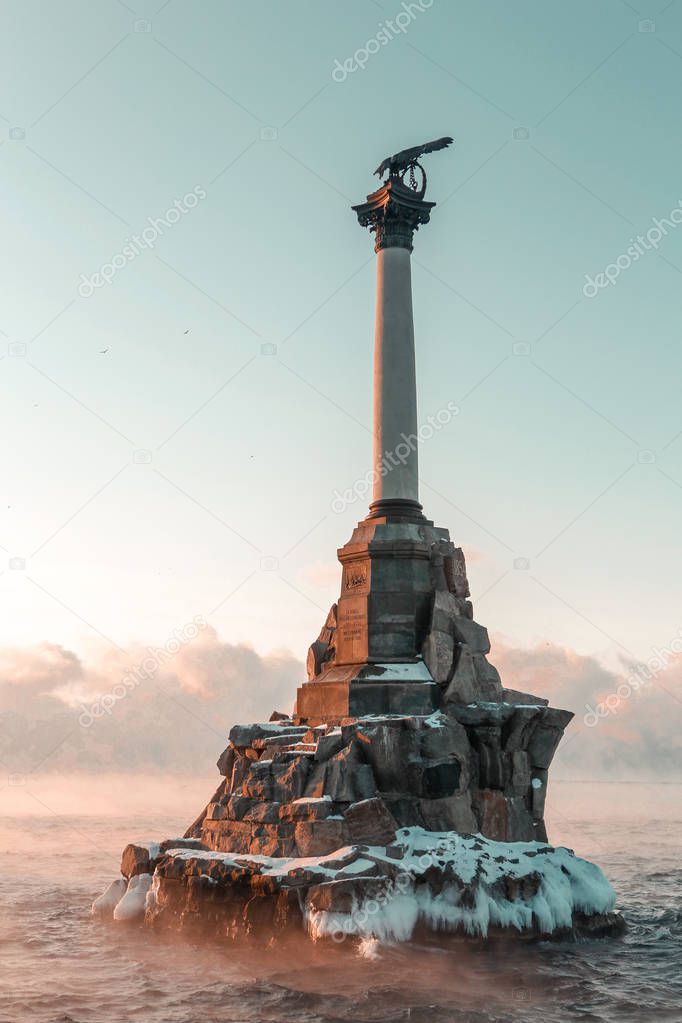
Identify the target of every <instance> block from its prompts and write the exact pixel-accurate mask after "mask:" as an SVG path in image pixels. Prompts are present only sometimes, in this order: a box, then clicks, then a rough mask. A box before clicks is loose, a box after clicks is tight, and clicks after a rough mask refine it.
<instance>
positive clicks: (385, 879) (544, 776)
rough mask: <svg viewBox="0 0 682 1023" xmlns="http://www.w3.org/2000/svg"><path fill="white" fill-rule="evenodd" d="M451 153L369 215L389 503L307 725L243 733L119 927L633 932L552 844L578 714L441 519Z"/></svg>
mask: <svg viewBox="0 0 682 1023" xmlns="http://www.w3.org/2000/svg"><path fill="white" fill-rule="evenodd" d="M451 142H452V139H451V138H449V137H445V138H441V139H437V140H436V141H435V142H431V143H427V144H426V145H424V146H417V147H414V148H412V149H406V150H403V151H402V152H400V153H396V154H395V155H394V156H391V157H388V158H387V159H386V160H384V161H383V162H382V163H381V164H380V166H379V167H378V168H377V172H376V173H377V174H379V176H380V177H382V178H384V176H385V180H383V181H382V183H381V186H380V187H379V188H378V189H377V190H376V191H374V192H372V193H371V194H370V195H368V196H367V199H366V201H365V202H364V203H360V204H359V205H357V206H354V207H353V209H354V211H355V213H356V215H357V218H358V220H359V222H360V224H361V225H362V226H364V227H368V228H369V229H370V231H371V232H372V233H373V235H374V241H375V251H376V256H377V276H376V280H377V290H376V324H375V340H374V417H373V420H374V425H373V480H374V492H373V500H372V503H371V505H370V507H369V510H368V514H367V515H366V517H365V518H364V519H363V520H362V521H361V522H359V523H358V525H357V527H356V528H355V530H354V531H353V534H352V536H351V538H350V540H349V541H348V542H347V543H346V544H345V545H344V546H343V547H342V548H341V549H340V550H339V551H338V557H339V560H340V562H341V565H342V569H343V572H342V582H341V593H340V596H339V599H338V602H337V603H336V604H334V605H333V606H332V608H331V610H330V611H329V614H328V615H327V618H326V621H325V623H324V625H323V627H322V630H321V632H320V634H319V636H318V638H317V639H316V640H315V641H314V642H313V643H312V645H311V647H310V649H309V651H308V659H307V674H308V680H307V681H306V682H304V683H303V684H302V685H301V687H300V688H299V689H298V693H297V698H296V705H295V708H294V710H293V713H292V714H291V715H289V714H286V713H282V712H275V713H273V715H272V717H271V718H270V720H269V721H268V722H261V723H258V724H247V725H235V726H234V727H233V728H232V730H231V731H230V735H229V741H228V744H227V747H226V749H225V750H224V751H223V753H222V754H221V755H220V757H219V759H218V770H219V772H220V775H221V776H222V781H221V783H220V785H219V786H218V789H217V790H216V792H215V793H214V794H213V796H212V798H211V799H210V801H209V802H208V804H207V805H206V807H205V808H204V810H203V811H202V812H201V814H200V815H199V817H198V818H197V819H196V821H194V823H193V824H192V825H190V827H189V828H188V829H187V831H186V833H185V835H184V836H183V837H182V838H176V839H167V840H166V841H165V842H162V843H160V844H157V843H149V844H145V845H140V844H137V845H129V846H127V847H126V849H125V850H124V853H123V860H122V863H121V874H122V877H120V878H118V879H116V880H115V881H114V882H112V885H111V886H110V888H109V889H108V890H107V892H105V893H104V895H103V896H101V897H100V898H99V899H98V900H97V901H96V903H95V905H94V907H93V912H95V913H96V914H97V915H103V916H107V915H111V914H113V916H114V919H117V920H130V919H138V918H144V920H145V922H146V923H147V925H149V926H162V925H171V926H174V927H191V926H194V925H200V926H204V927H205V926H206V924H209V925H210V927H211V929H212V932H213V933H214V934H215V935H216V936H227V937H233V938H234V937H241V936H243V935H244V934H245V933H251V934H253V935H254V936H255V937H258V939H259V940H263V937H265V938H266V939H267V940H269V938H271V937H273V936H275V935H277V934H280V933H282V932H284V931H285V930H286V929H287V928H288V927H290V926H294V927H297V928H299V929H300V928H301V927H303V928H304V929H305V930H307V932H308V933H309V934H310V935H311V936H312V937H315V938H318V937H324V936H330V935H331V936H338V935H340V936H341V937H342V938H343V937H345V936H374V937H377V936H378V937H388V938H392V939H401V938H402V939H404V938H409V937H410V936H412V935H413V934H414V933H415V931H417V930H418V929H419V928H423V929H426V930H438V931H443V930H451V931H457V930H460V931H465V932H467V933H470V934H479V935H486V934H488V933H490V932H491V931H493V930H496V929H499V930H503V929H508V928H510V927H513V928H515V929H517V930H521V931H525V932H528V933H531V934H536V935H542V936H550V935H554V936H556V935H561V936H565V935H567V934H577V933H588V934H614V933H619V932H620V931H621V930H622V928H623V922H622V918H621V917H620V916H619V914H617V913H615V912H614V894H613V891H612V889H611V887H610V885H609V884H608V882H607V881H606V879H605V878H604V876H603V874H602V873H601V871H600V870H599V868H598V867H597V866H595V865H594V864H591V863H588V862H587V861H585V860H582V859H579V858H578V857H576V856H575V855H574V854H573V853H572V852H571V851H570V850H567V849H560V848H554V847H552V846H551V845H548V844H547V832H546V829H545V823H544V806H545V798H546V792H547V782H548V769H549V766H550V763H551V760H552V758H553V756H554V753H555V751H556V749H557V746H558V744H559V742H560V740H561V737H562V735H563V732H564V729H565V727H566V725H567V724H568V723H569V721H570V720H571V718H572V716H573V715H572V714H571V713H570V712H569V711H564V710H559V709H554V708H551V707H549V706H548V701H547V700H546V699H544V698H542V697H537V696H531V695H530V694H527V693H522V692H519V691H516V690H511V689H507V688H505V687H504V686H503V684H502V681H501V679H500V676H499V673H498V672H497V670H496V669H495V668H494V667H493V665H492V664H491V663H490V662H489V660H488V656H487V655H488V653H489V651H490V642H489V639H488V633H487V631H486V629H485V628H484V627H483V626H482V625H479V624H478V623H477V622H476V621H475V620H474V617H473V607H472V603H471V600H470V599H469V597H470V594H469V585H468V582H467V574H466V565H465V559H464V555H463V553H462V550H461V548H459V547H456V546H455V544H454V543H453V542H452V540H451V539H450V536H449V534H448V531H447V529H444V528H442V527H438V526H435V525H434V523H433V522H432V521H430V520H429V519H428V518H427V517H426V516H425V515H424V512H423V509H422V506H421V504H420V502H419V487H418V471H417V462H418V450H417V449H418V442H417V436H418V417H417V399H416V383H415V345H414V325H413V317H412V284H411V272H410V253H411V252H412V247H413V243H414V235H415V232H416V231H417V230H418V229H419V227H421V226H424V225H425V224H427V223H428V221H429V219H430V216H431V211H432V210H433V208H434V206H435V203H433V202H427V201H426V200H425V198H424V195H425V192H426V174H425V172H424V170H423V168H422V166H421V163H420V157H421V156H422V155H424V154H425V153H428V152H432V151H435V150H438V149H443V148H446V147H447V146H449V145H450V144H451ZM259 936H260V937H259Z"/></svg>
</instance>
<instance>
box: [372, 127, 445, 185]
mask: <svg viewBox="0 0 682 1023" xmlns="http://www.w3.org/2000/svg"><path fill="white" fill-rule="evenodd" d="M454 141H455V140H454V139H453V138H451V137H450V136H449V135H444V136H443V138H440V139H434V140H433V142H425V143H424V144H423V145H421V146H412V148H411V149H402V150H401V151H400V152H399V153H394V154H393V156H387V157H386V159H385V160H382V161H381V163H380V164H379V166H378V167H377V169H376V170H375V171H374V173H375V174H377V175H378V176H379V177H380V178H382V177H383V176H384V174H385V173H386V171H388V172H389V174H390V176H391V177H396V176H399V175H401V174H403V173H404V172H405V171H406V170H408V169H409V168H410V167H413V166H414V165H415V164H416V163H417V161H418V160H419V157H420V156H423V155H424V153H435V151H436V150H437V149H445V148H446V147H447V146H449V145H450V144H451V143H452V142H454Z"/></svg>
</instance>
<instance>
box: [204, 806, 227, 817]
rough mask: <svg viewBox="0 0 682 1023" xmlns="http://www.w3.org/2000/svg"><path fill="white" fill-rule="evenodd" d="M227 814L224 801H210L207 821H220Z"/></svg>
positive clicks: (207, 808) (207, 809)
mask: <svg viewBox="0 0 682 1023" xmlns="http://www.w3.org/2000/svg"><path fill="white" fill-rule="evenodd" d="M225 816H226V814H225V806H224V804H222V803H209V804H208V806H207V807H206V820H207V821H219V820H222V819H223V817H225Z"/></svg>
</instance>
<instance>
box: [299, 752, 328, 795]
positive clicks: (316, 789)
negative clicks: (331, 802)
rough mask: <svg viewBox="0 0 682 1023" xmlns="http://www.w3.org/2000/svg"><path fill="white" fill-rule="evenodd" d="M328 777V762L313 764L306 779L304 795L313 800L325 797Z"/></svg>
mask: <svg viewBox="0 0 682 1023" xmlns="http://www.w3.org/2000/svg"><path fill="white" fill-rule="evenodd" d="M326 776H327V764H326V762H324V761H323V762H322V763H318V762H313V763H312V764H311V765H310V769H309V771H308V777H307V778H306V783H305V790H304V792H303V795H304V796H306V797H309V798H311V799H319V798H320V797H321V796H324V795H325V779H326Z"/></svg>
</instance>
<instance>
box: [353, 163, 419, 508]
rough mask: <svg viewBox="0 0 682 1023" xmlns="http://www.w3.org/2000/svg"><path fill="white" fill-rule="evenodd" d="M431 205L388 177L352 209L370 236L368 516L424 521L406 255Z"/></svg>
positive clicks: (410, 297) (409, 274)
mask: <svg viewBox="0 0 682 1023" xmlns="http://www.w3.org/2000/svg"><path fill="white" fill-rule="evenodd" d="M434 205H435V203H432V202H424V201H423V199H421V198H419V196H418V195H417V194H416V193H415V192H414V191H413V190H412V189H410V188H408V187H407V186H405V185H403V184H402V182H401V181H398V180H395V179H393V178H392V179H389V181H388V182H386V183H385V184H384V185H382V186H381V188H379V189H378V190H377V191H376V192H373V193H372V194H371V195H368V196H367V202H365V203H362V204H361V205H359V206H354V207H353V209H354V210H355V212H356V213H357V215H358V220H359V222H360V224H361V225H362V226H363V227H369V229H370V231H372V232H373V233H374V235H375V246H374V249H375V252H376V253H377V292H376V320H375V332H374V423H373V468H374V472H375V480H374V494H373V501H372V504H371V506H370V511H369V515H368V518H369V519H376V518H382V519H385V520H386V521H415V520H422V519H423V515H422V507H421V505H420V503H419V487H418V469H417V465H418V453H417V446H418V439H417V385H416V376H415V357H414V323H413V318H412V277H411V268H410V253H411V252H412V239H413V235H414V232H415V230H416V229H417V228H418V227H419V225H420V224H425V223H427V222H428V220H429V215H430V211H431V209H432V207H433V206H434Z"/></svg>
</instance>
